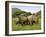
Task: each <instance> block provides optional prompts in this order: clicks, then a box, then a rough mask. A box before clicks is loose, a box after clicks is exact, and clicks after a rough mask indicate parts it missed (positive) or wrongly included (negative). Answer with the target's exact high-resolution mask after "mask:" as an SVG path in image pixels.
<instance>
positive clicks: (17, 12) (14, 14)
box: [12, 8, 31, 17]
mask: <svg viewBox="0 0 46 37" xmlns="http://www.w3.org/2000/svg"><path fill="white" fill-rule="evenodd" d="M21 14H24V15H26V16H28V15H31V12H25V11H22V10H20V9H18V8H15V9H14V12H12V17H15V16H18V15H21Z"/></svg>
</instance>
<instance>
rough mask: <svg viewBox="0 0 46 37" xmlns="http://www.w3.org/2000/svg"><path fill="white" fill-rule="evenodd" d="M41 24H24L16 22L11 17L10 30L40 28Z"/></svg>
mask: <svg viewBox="0 0 46 37" xmlns="http://www.w3.org/2000/svg"><path fill="white" fill-rule="evenodd" d="M40 29H41V25H40V24H34V25H32V26H31V25H24V26H22V25H21V24H17V25H16V23H15V21H14V18H13V19H12V31H19V30H21V31H22V30H40Z"/></svg>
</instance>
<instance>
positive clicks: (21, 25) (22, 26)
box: [12, 8, 41, 31]
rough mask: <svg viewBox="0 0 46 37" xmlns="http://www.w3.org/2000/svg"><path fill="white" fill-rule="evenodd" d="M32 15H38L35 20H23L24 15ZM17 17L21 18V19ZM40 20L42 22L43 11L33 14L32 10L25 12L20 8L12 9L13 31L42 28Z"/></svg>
mask: <svg viewBox="0 0 46 37" xmlns="http://www.w3.org/2000/svg"><path fill="white" fill-rule="evenodd" d="M30 15H33V16H34V15H35V16H36V18H35V17H34V18H35V19H34V20H35V21H34V20H33V21H29V20H28V21H27V20H26V21H25V20H23V19H24V17H25V18H27V16H30ZM20 16H22V17H20ZM17 17H18V18H19V21H18V18H17ZM16 18H17V19H16ZM40 22H41V11H38V12H37V13H34V14H32V13H31V12H25V11H22V10H20V9H18V8H13V9H12V31H18V30H19V31H20V30H21V31H22V30H40V29H41V23H40Z"/></svg>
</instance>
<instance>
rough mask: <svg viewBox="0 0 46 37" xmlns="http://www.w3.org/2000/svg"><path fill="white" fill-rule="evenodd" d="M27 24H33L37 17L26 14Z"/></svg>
mask: <svg viewBox="0 0 46 37" xmlns="http://www.w3.org/2000/svg"><path fill="white" fill-rule="evenodd" d="M27 19H28V24H30V25H33V24H34V23H36V22H37V17H36V16H35V15H30V16H27Z"/></svg>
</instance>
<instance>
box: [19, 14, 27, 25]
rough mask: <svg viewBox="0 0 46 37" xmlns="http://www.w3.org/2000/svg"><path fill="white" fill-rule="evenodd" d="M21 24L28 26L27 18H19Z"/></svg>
mask: <svg viewBox="0 0 46 37" xmlns="http://www.w3.org/2000/svg"><path fill="white" fill-rule="evenodd" d="M19 20H20V23H21V24H22V25H24V24H27V16H21V15H20V16H19Z"/></svg>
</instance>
